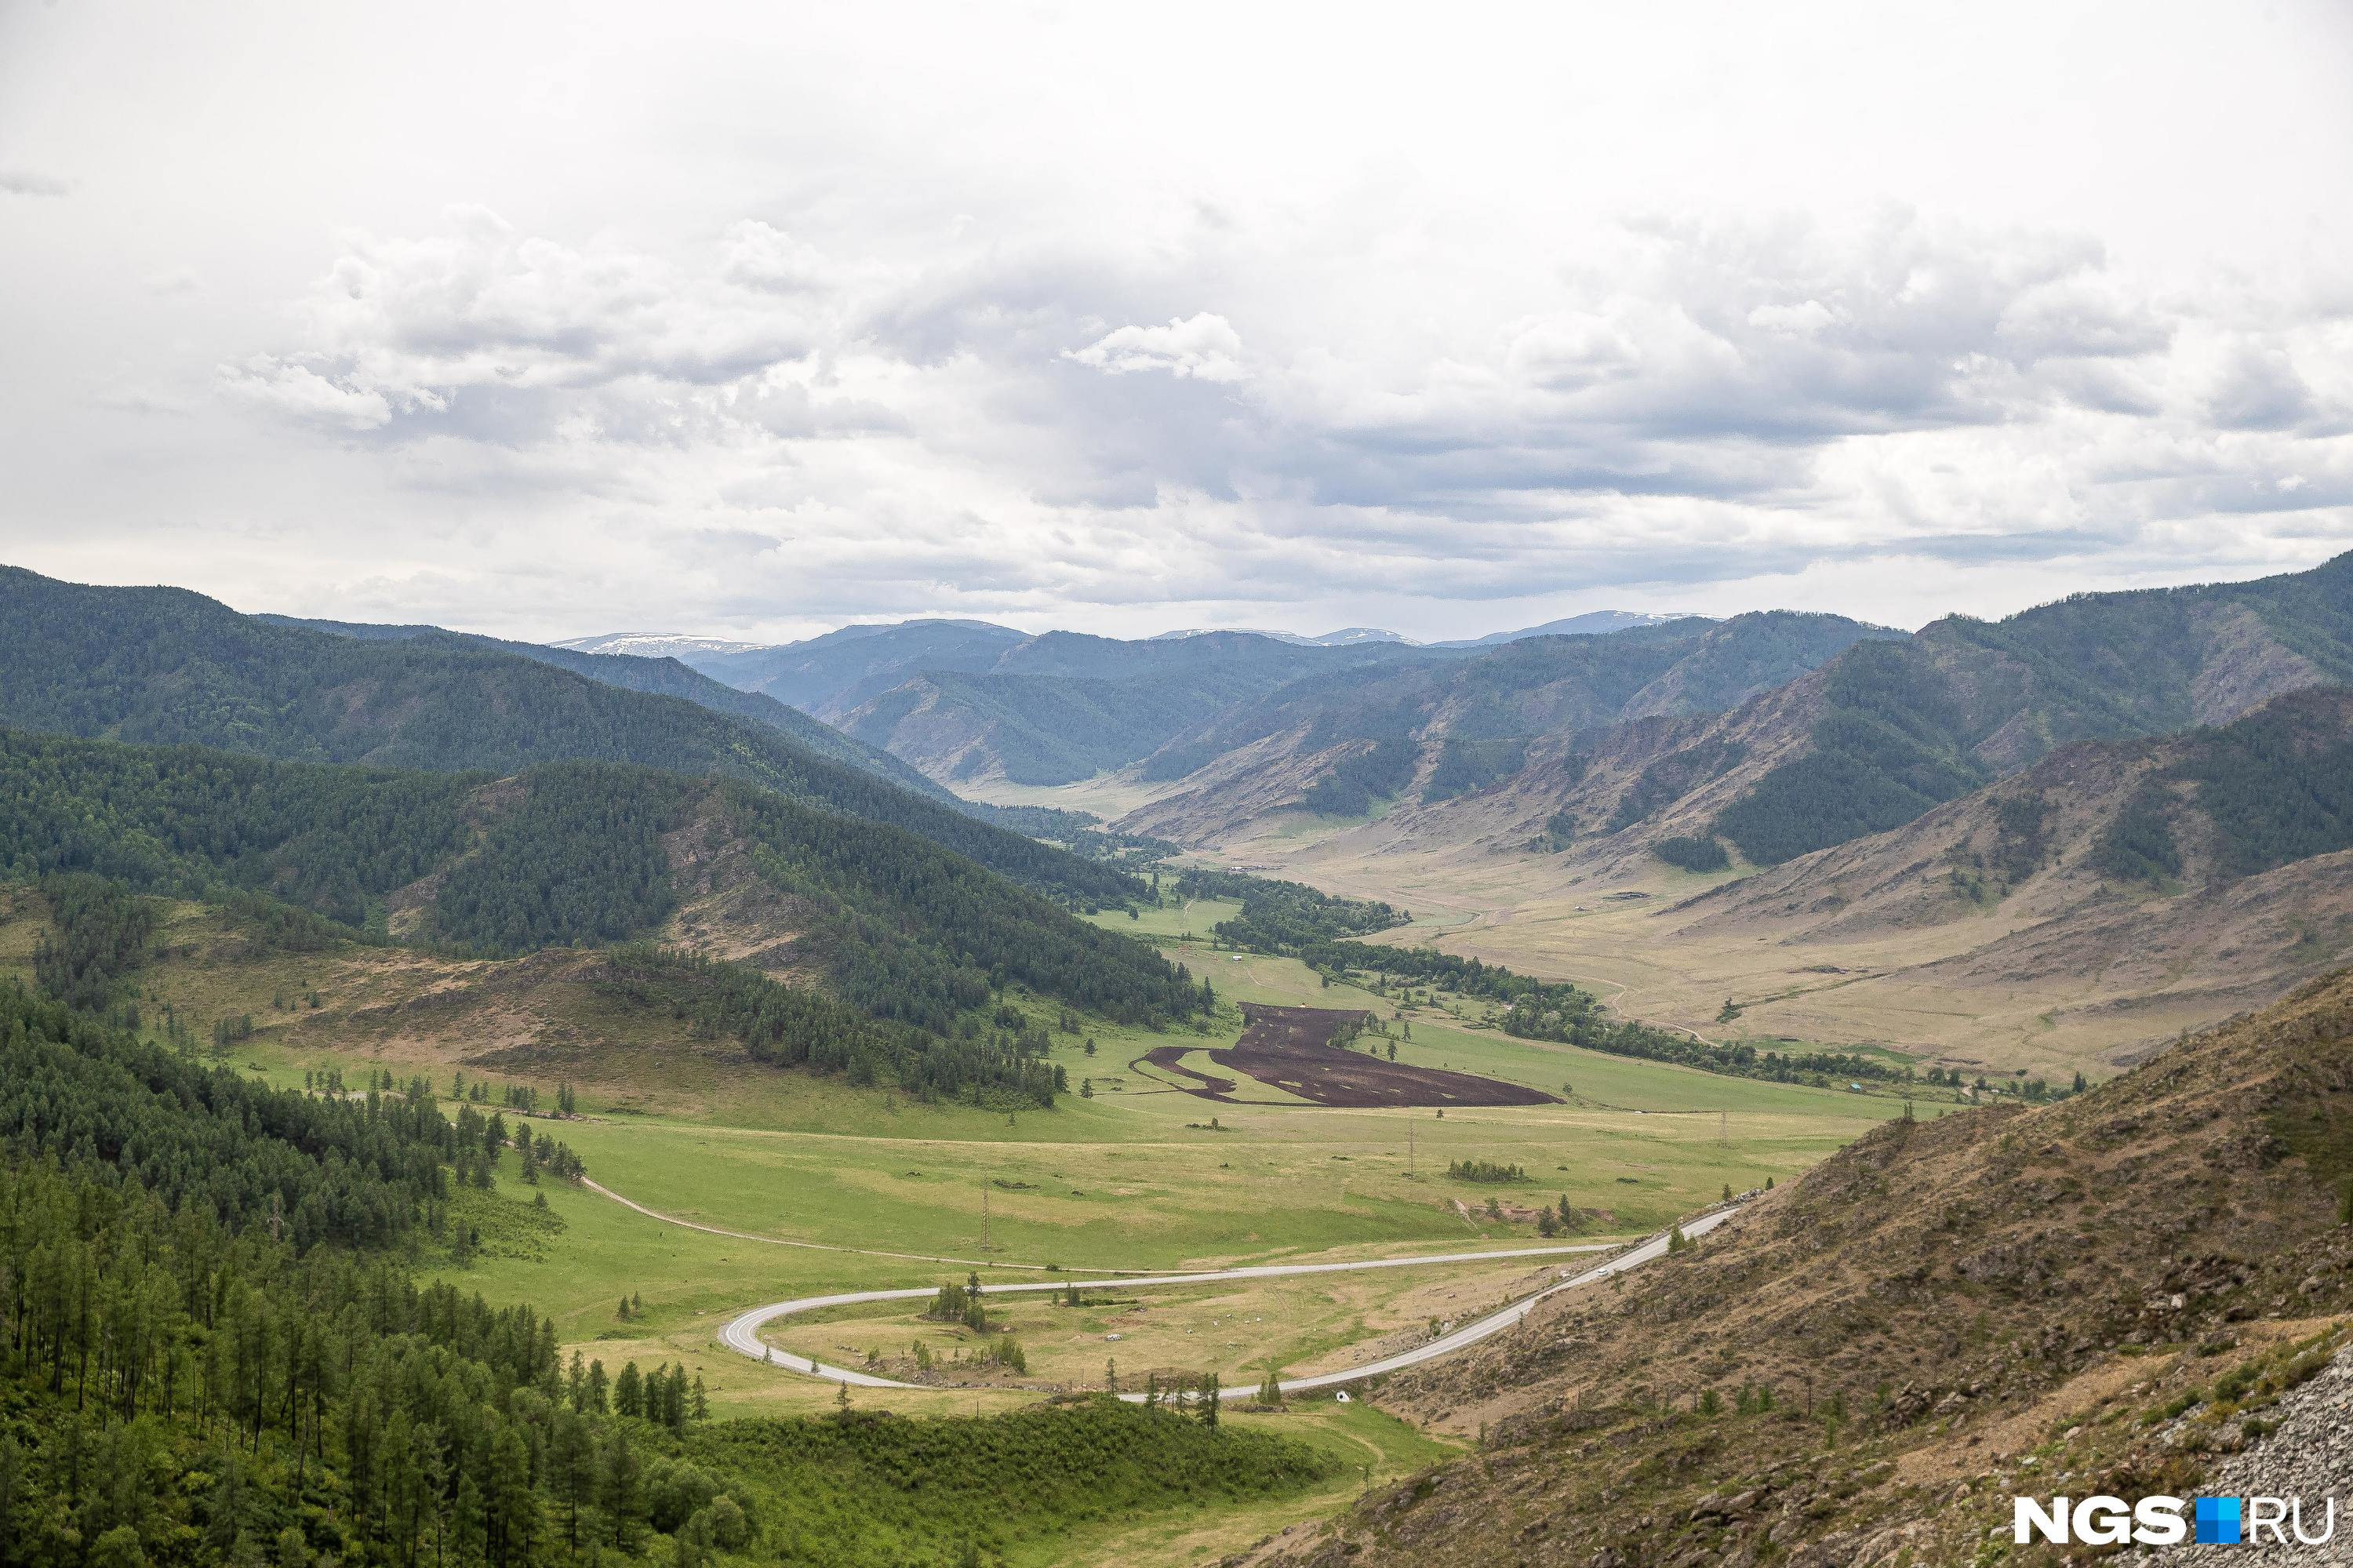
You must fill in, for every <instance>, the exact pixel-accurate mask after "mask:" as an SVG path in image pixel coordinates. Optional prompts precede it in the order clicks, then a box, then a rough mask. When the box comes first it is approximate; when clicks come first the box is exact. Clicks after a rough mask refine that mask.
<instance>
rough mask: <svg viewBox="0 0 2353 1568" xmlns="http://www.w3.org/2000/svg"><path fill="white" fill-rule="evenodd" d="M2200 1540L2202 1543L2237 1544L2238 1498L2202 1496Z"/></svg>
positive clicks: (2198, 1505)
mask: <svg viewBox="0 0 2353 1568" xmlns="http://www.w3.org/2000/svg"><path fill="white" fill-rule="evenodd" d="M2195 1506H2196V1508H2197V1510H2198V1540H2199V1543H2200V1545H2207V1546H2236V1545H2238V1544H2240V1541H2239V1499H2236V1498H2200V1499H2196V1504H2195Z"/></svg>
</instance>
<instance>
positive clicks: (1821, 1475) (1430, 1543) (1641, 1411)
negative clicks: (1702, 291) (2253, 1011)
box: [1266, 974, 2353, 1568]
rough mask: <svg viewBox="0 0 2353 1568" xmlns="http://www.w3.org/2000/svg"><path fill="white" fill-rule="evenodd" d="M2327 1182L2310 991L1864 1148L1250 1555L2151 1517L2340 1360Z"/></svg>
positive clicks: (1480, 1378)
mask: <svg viewBox="0 0 2353 1568" xmlns="http://www.w3.org/2000/svg"><path fill="white" fill-rule="evenodd" d="M2348 1175H2353V975H2348V974H2338V975H2337V976H2334V977H2332V978H2330V979H2328V980H2324V981H2321V982H2318V983H2316V984H2313V985H2311V986H2308V987H2306V988H2305V989H2303V990H2301V991H2297V992H2296V993H2295V994H2294V995H2292V996H2290V997H2288V998H2287V999H2285V1000H2284V1001H2281V1002H2279V1003H2278V1004H2276V1005H2274V1006H2273V1007H2271V1008H2268V1009H2266V1010H2265V1011H2264V1012H2262V1013H2260V1014H2257V1015H2254V1016H2253V1017H2250V1018H2247V1019H2245V1020H2242V1021H2240V1022H2234V1023H2232V1024H2229V1025H2226V1026H2224V1027H2222V1028H2221V1029H2217V1030H2215V1031H2213V1032H2211V1033H2207V1034H2204V1035H2200V1036H2198V1037H2196V1038H2193V1039H2191V1040H2189V1041H2187V1042H2185V1043H2184V1044H2181V1045H2179V1046H2178V1047H2176V1048H2174V1049H2172V1050H2169V1051H2168V1052H2166V1053H2165V1054H2163V1055H2161V1056H2160V1057H2158V1059H2156V1060H2154V1061H2152V1062H2150V1063H2149V1064H2147V1065H2145V1066H2143V1067H2141V1068H2138V1069H2137V1070H2136V1071H2134V1072H2131V1073H2129V1074H2126V1075H2123V1076H2121V1077H2119V1078H2117V1079H2116V1080H2115V1081H2113V1082H2111V1083H2109V1084H2107V1085H2105V1086H2101V1087H2099V1088H2096V1089H2094V1090H2093V1091H2092V1092H2090V1093H2088V1094H2086V1095H2084V1096H2081V1097H2076V1098H2074V1099H2071V1100H2067V1101H2063V1102H2061V1103H2059V1104H2056V1105H2052V1106H2048V1107H2041V1108H2036V1109H2029V1110H2020V1109H2014V1108H2003V1109H1987V1110H1977V1111H1967V1112H1960V1113H1957V1114H1954V1115H1951V1116H1947V1117H1946V1118H1943V1119H1941V1120H1934V1121H1923V1122H1901V1121H1899V1122H1894V1123H1890V1124H1888V1125H1886V1126H1884V1127H1883V1128H1880V1129H1878V1130H1876V1131H1874V1132H1873V1133H1871V1134H1870V1135H1868V1136H1866V1137H1865V1138H1863V1139H1860V1140H1859V1141H1857V1142H1856V1143H1854V1144H1852V1145H1851V1146H1849V1147H1848V1148H1847V1149H1846V1150H1842V1151H1841V1152H1840V1153H1839V1154H1837V1155H1835V1156H1833V1157H1832V1158H1831V1159H1830V1160H1827V1161H1825V1162H1824V1163H1822V1164H1821V1165H1820V1166H1818V1167H1816V1168H1815V1169H1814V1170H1812V1171H1809V1172H1808V1173H1807V1174H1805V1175H1804V1176H1802V1177H1800V1178H1799V1179H1798V1180H1797V1181H1794V1182H1792V1183H1791V1184H1790V1185H1789V1186H1788V1187H1786V1188H1784V1189H1781V1190H1780V1191H1778V1192H1769V1193H1767V1194H1765V1195H1764V1196H1763V1197H1761V1198H1759V1199H1757V1200H1756V1201H1754V1202H1751V1203H1750V1204H1749V1205H1748V1206H1747V1207H1746V1209H1745V1210H1744V1211H1743V1212H1742V1213H1740V1215H1739V1217H1738V1218H1736V1220H1734V1221H1732V1222H1731V1223H1730V1224H1726V1225H1725V1226H1724V1227H1722V1228H1721V1229H1719V1230H1718V1231H1716V1232H1715V1233H1714V1234H1710V1235H1709V1236H1707V1237H1705V1238H1704V1239H1703V1240H1701V1241H1699V1242H1698V1243H1696V1244H1694V1246H1693V1247H1692V1249H1691V1250H1690V1251H1688V1252H1687V1253H1684V1254H1683V1255H1674V1256H1670V1257H1668V1258H1666V1259H1664V1260H1662V1262H1661V1263H1659V1264H1658V1265H1656V1266H1652V1267H1650V1268H1646V1269H1644V1270H1642V1271H1641V1272H1639V1273H1637V1274H1635V1275H1634V1276H1632V1277H1630V1279H1629V1280H1628V1281H1627V1282H1626V1283H1625V1284H1624V1286H1623V1287H1622V1289H1620V1290H1618V1291H1615V1292H1613V1291H1611V1290H1609V1289H1606V1288H1596V1289H1595V1290H1592V1291H1589V1292H1585V1293H1581V1295H1580V1296H1579V1297H1577V1298H1566V1299H1564V1300H1563V1301H1562V1303H1561V1304H1560V1305H1558V1306H1557V1307H1551V1308H1546V1309H1543V1310H1540V1311H1539V1312H1538V1313H1537V1314H1536V1315H1535V1317H1534V1318H1532V1319H1530V1320H1529V1322H1528V1323H1527V1324H1526V1325H1525V1326H1524V1327H1523V1328H1522V1329H1520V1330H1517V1331H1515V1332H1514V1333H1512V1334H1511V1335H1509V1336H1508V1337H1506V1338H1504V1339H1503V1340H1499V1341H1496V1342H1494V1343H1493V1345H1492V1346H1491V1347H1489V1348H1485V1349H1482V1350H1481V1351H1474V1352H1472V1353H1471V1354H1470V1355H1467V1356H1465V1357H1463V1358H1461V1359H1460V1360H1456V1361H1445V1362H1439V1363H1433V1364H1432V1365H1431V1366H1430V1367H1429V1368H1427V1369H1421V1370H1419V1371H1417V1372H1415V1373H1413V1374H1410V1375H1409V1376H1407V1377H1404V1378H1400V1379H1399V1380H1398V1381H1397V1382H1395V1383H1391V1384H1390V1385H1389V1386H1388V1387H1387V1388H1386V1389H1384V1390H1382V1391H1381V1393H1379V1395H1378V1397H1379V1399H1380V1401H1381V1402H1382V1403H1383V1404H1386V1405H1388V1406H1389V1407H1391V1408H1395V1409H1398V1410H1399V1411H1400V1412H1402V1413H1404V1414H1409V1415H1412V1416H1414V1417H1416V1418H1418V1419H1420V1420H1425V1421H1431V1422H1435V1423H1438V1424H1440V1425H1443V1426H1445V1427H1447V1428H1449V1429H1451V1430H1453V1431H1456V1432H1460V1433H1463V1434H1465V1435H1483V1441H1482V1443H1481V1446H1480V1448H1479V1450H1478V1451H1477V1452H1476V1453H1475V1454H1474V1455H1473V1456H1472V1457H1467V1458H1465V1459H1463V1460H1461V1461H1458V1462H1456V1463H1453V1464H1451V1465H1449V1466H1446V1467H1441V1468H1440V1469H1439V1470H1437V1471H1435V1472H1433V1473H1430V1474H1429V1475H1426V1476H1424V1477H1422V1478H1419V1479H1417V1480H1415V1481H1413V1482H1411V1483H1409V1484H1407V1485H1403V1486H1400V1487H1396V1488H1392V1489H1387V1490H1385V1491H1382V1492H1380V1493H1377V1494H1376V1495H1374V1496H1373V1497H1371V1498H1369V1499H1366V1502H1365V1503H1364V1504H1362V1505H1361V1506H1360V1507H1358V1508H1357V1509H1356V1510H1354V1511H1353V1512H1351V1513H1350V1514H1348V1515H1347V1516H1345V1517H1344V1518H1343V1519H1340V1520H1335V1521H1334V1522H1333V1523H1332V1524H1331V1525H1329V1526H1327V1527H1325V1528H1324V1531H1321V1532H1320V1533H1317V1534H1314V1535H1312V1536H1309V1535H1306V1534H1305V1533H1304V1532H1300V1533H1298V1534H1295V1535H1294V1536H1293V1538H1292V1539H1290V1540H1286V1541H1277V1542H1272V1543H1270V1545H1269V1547H1268V1548H1267V1551H1266V1555H1268V1556H1270V1557H1272V1558H1275V1559H1278V1560H1280V1561H1282V1562H1286V1563H1303V1564H1314V1565H1316V1568H1335V1565H1336V1564H1339V1563H1358V1564H1363V1565H1366V1568H1377V1565H1379V1564H1385V1563H1449V1564H1486V1563H1514V1564H1550V1563H1561V1564H1576V1565H1577V1568H1589V1565H1594V1564H1599V1565H1600V1568H1636V1565H1648V1564H1658V1565H1662V1568H1685V1565H1695V1564H1698V1563H1760V1562H1786V1563H1790V1564H1792V1565H1796V1568H1830V1565H1831V1564H1839V1565H1841V1568H1842V1565H1845V1564H1850V1563H1852V1564H1896V1563H1910V1564H1931V1563H1970V1562H1973V1561H1982V1559H1979V1558H1978V1557H1977V1550H1978V1545H1979V1544H1980V1543H1981V1542H1984V1541H1985V1540H1986V1539H1987V1536H1988V1531H1989V1530H1992V1529H1995V1528H2000V1530H2001V1531H2002V1533H2003V1536H2004V1538H2005V1540H2006V1537H2007V1526H2008V1521H2009V1517H2010V1496H2011V1494H2012V1493H2013V1492H2015V1491H2036V1490H2041V1491H2046V1492H2047V1491H2066V1492H2069V1493H2070V1494H2071V1495H2075V1496H2082V1495H2086V1494H2088V1493H2091V1492H2094V1491H2100V1492H2109V1493H2114V1494H2116V1495H2119V1496H2123V1497H2127V1498H2129V1497H2134V1496H2137V1495H2140V1494H2142V1493H2144V1492H2148V1491H2169V1492H2174V1493H2176V1494H2179V1493H2180V1492H2182V1491H2183V1490H2185V1489H2188V1488H2189V1487H2191V1486H2193V1485H2194V1483H2195V1481H2196V1480H2197V1478H2198V1477H2199V1476H2200V1475H2201V1474H2203V1472H2204V1471H2205V1469H2206V1468H2207V1467H2209V1466H2211V1464H2213V1463H2214V1462H2215V1460H2216V1458H2217V1457H2219V1456H2220V1455H2221V1454H2224V1453H2227V1452H2230V1451H2232V1450H2234V1449H2236V1448H2239V1447H2242V1446H2245V1445H2246V1444H2247V1443H2248V1442H2250V1441H2252V1440H2253V1438H2254V1437H2255V1436H2259V1435H2260V1434H2261V1432H2262V1431H2263V1427H2264V1416H2263V1410H2264V1409H2265V1408H2266V1407H2267V1406H2268V1405H2269V1404H2271V1403H2272V1402H2273V1401H2274V1399H2275V1398H2276V1397H2277V1396H2278V1395H2279V1394H2280V1393H2282V1392H2284V1390H2285V1389H2287V1388H2289V1387H2292V1386H2294V1384H2295V1383H2296V1382H2297V1381H2299V1380H2300V1379H2301V1378H2302V1377H2304V1376H2306V1375H2309V1374H2310V1373H2312V1372H2316V1371H2317V1370H2319V1369H2320V1368H2321V1367H2322V1366H2323V1365H2325V1364H2326V1361H2327V1357H2328V1355H2329V1354H2330V1353H2331V1352H2332V1351H2333V1349H2334V1347H2335V1344H2336V1340H2334V1339H2333V1338H2330V1337H2328V1336H2329V1335H2330V1332H2331V1330H2332V1329H2333V1325H2334V1324H2335V1322H2336V1321H2337V1318H2338V1316H2339V1315H2340V1314H2343V1313H2344V1312H2346V1311H2347V1310H2348V1308H2353V1228H2348V1227H2347V1226H2346V1225H2344V1224H2340V1222H2339V1218H2338V1196H2337V1193H2338V1187H2339V1184H2340V1183H2341V1182H2342V1181H2345V1180H2346V1179H2347V1178H2348ZM1760 1391H1769V1394H1762V1395H1760ZM2010 1560H2011V1561H2025V1562H2032V1561H2039V1560H2042V1559H2040V1558H2038V1557H2036V1556H2035V1555H2033V1554H2031V1553H2016V1554H2013V1555H2012V1556H2011V1557H2010ZM2054 1560H2055V1559H2054Z"/></svg>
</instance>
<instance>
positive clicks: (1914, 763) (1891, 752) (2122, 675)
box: [1713, 556, 2353, 863]
mask: <svg viewBox="0 0 2353 1568" xmlns="http://www.w3.org/2000/svg"><path fill="white" fill-rule="evenodd" d="M1815 680H1816V683H1817V688H1818V693H1819V698H1820V702H1819V707H1818V709H1817V710H1816V711H1815V712H1814V713H1813V715H1811V718H1810V724H1809V726H1808V728H1807V730H1806V732H1805V734H1804V736H1803V737H1802V742H1801V744H1799V746H1797V747H1795V748H1794V753H1793V755H1790V756H1789V757H1788V758H1787V759H1786V760H1783V761H1780V762H1778V763H1777V764H1776V765H1775V766H1774V767H1772V768H1769V769H1767V770H1765V771H1764V772H1762V773H1760V774H1758V775H1757V777H1756V778H1755V779H1753V781H1750V782H1749V783H1748V785H1747V787H1746V789H1745V790H1744V791H1743V792H1741V793H1740V794H1738V795H1737V796H1736V797H1735V798H1734V799H1732V800H1730V801H1728V802H1727V803H1726V804H1725V805H1724V806H1723V808H1722V809H1721V810H1718V811H1717V812H1716V814H1715V818H1714V822H1713V825H1714V827H1715V831H1716V832H1721V833H1722V834H1724V836H1725V837H1726V838H1728V839H1730V840H1731V841H1732V842H1735V843H1736V844H1737V845H1738V846H1739V847H1740V849H1741V851H1742V853H1745V854H1746V855H1747V856H1748V857H1749V858H1750V859H1751V860H1755V861H1758V862H1762V863H1771V862H1777V861H1782V860H1787V859H1789V858H1791V857H1792V856H1795V855H1799V854H1803V853H1806V852H1807V851H1809V850H1814V849H1820V848H1822V847H1823V846H1825V845H1828V844H1833V843H1840V842H1844V841H1846V840H1848V839H1851V838H1854V837H1857V836H1859V835H1861V834H1863V833H1868V832H1879V831H1881V830H1883V829H1886V828H1891V827H1895V826H1897V825H1899V824H1901V823H1903V822H1905V821H1910V820H1911V819H1912V818H1914V817H1916V816H1918V815H1920V813H1921V812H1923V811H1925V810H1927V809H1928V808H1929V807H1931V806H1933V805H1936V803H1937V802H1939V801H1942V800H1951V799H1953V798H1955V797H1956V796H1958V795H1962V794H1965V793H1967V792H1968V790H1970V789H1975V788H1976V787H1977V786H1978V785H1980V784H1982V783H1985V782H1987V781H1988V780H1989V779H1994V778H1998V777H2000V776H2003V775H2006V774H2009V773H2012V772H2015V771H2016V770H2018V769H2019V768H2023V767H2026V766H2028V765H2029V764H2031V763H2032V762H2034V761H2035V760H2037V759H2038V758H2042V757H2043V756H2045V755H2046V754H2048V753H2049V752H2050V751H2052V749H2053V748H2055V747H2061V746H2064V745H2066V744H2068V743H2069V742H2071V741H2076V740H2101V739H2120V738H2125V737H2128V736H2143V735H2156V734H2163V733H2166V732H2168V731H2171V730H2179V729H2186V728H2188V727H2189V726H2193V725H2200V724H2221V723H2226V722H2228V721H2229V720H2231V719H2232V718H2235V717H2237V716H2238V715H2241V714H2243V713H2246V712H2248V711H2249V710H2250V709H2252V708H2253V707H2255V706H2256V705H2259V704H2261V703H2263V702H2264V701H2266V700H2267V699H2269V698H2271V697H2274V696H2277V695H2279V694H2281V693H2284V692H2290V691H2295V690H2299V689H2302V688H2305V687H2309V686H2316V685H2321V684H2325V683H2331V682H2339V683H2341V682H2347V681H2353V556H2339V557H2338V558H2337V559H2336V560H2334V561H2331V562H2329V563H2328V564H2327V565H2326V566H2323V567H2316V569H2314V570H2312V571H2309V572H2301V573H2297V574H2295V575H2292V576H2287V577H2266V578H2263V579H2262V580H2260V581H2256V582H2250V583H2215V584H2208V585H2203V586H2200V587H2193V588H2154V589H2149V590H2147V591H2144V592H2137V593H2104V594H2078V595H2075V596H2073V598H2070V599H2063V600H2061V601H2059V602H2058V603H2056V604H2049V605H2044V606H2042V607H2041V608H2040V609H2030V610H2027V611H2025V612H2023V613H2021V614H2019V615H2015V616H2012V617H2010V619H2009V620H2000V621H1981V620H1969V619H1966V618H1955V619H1952V620H1940V621H1937V622H1936V623H1935V624H1934V625H1932V626H1929V627H1927V628H1926V629H1925V630H1922V631H1921V632H1920V634H1919V635H1918V636H1916V637H1915V638H1913V639H1912V640H1911V641H1909V642H1906V643H1904V644H1902V645H1900V646H1885V647H1882V646H1873V647H1869V648H1862V649H1858V650H1856V651H1855V652H1852V653H1851V654H1849V655H1848V656H1847V657H1845V658H1843V659H1841V660H1840V661H1838V662H1836V663H1835V664H1833V665H1831V667H1829V668H1828V669H1826V670H1824V671H1823V672H1822V673H1820V675H1819V676H1818V677H1816V678H1815Z"/></svg>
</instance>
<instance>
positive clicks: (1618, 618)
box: [1430, 609, 1715, 648]
mask: <svg viewBox="0 0 2353 1568" xmlns="http://www.w3.org/2000/svg"><path fill="white" fill-rule="evenodd" d="M1674 620H1715V617H1714V616H1707V615H1700V614H1696V613H1694V612H1691V611H1687V610H1678V609H1670V610H1662V611H1651V610H1647V609H1589V610H1587V611H1586V612H1585V613H1584V614H1582V615H1572V616H1568V617H1567V618H1565V619H1563V620H1547V621H1546V622H1545V623H1544V624H1543V625H1541V626H1524V627H1522V628H1520V629H1519V630H1517V631H1491V632H1489V633H1488V634H1487V635H1486V636H1484V637H1464V638H1459V639H1457V640H1456V641H1451V642H1433V643H1431V644H1430V646H1431V647H1433V648H1493V647H1496V646H1497V645H1499V644H1501V643H1505V642H1517V641H1520V640H1521V639H1522V638H1524V637H1607V636H1609V634H1610V633H1611V632H1614V631H1638V630H1641V629H1642V628H1644V627H1650V626H1664V625H1666V624H1667V623H1668V622H1670V621H1674Z"/></svg>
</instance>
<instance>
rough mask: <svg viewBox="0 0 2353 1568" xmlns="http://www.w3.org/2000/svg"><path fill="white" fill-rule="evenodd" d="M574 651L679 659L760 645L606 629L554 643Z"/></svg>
mask: <svg viewBox="0 0 2353 1568" xmlns="http://www.w3.org/2000/svg"><path fill="white" fill-rule="evenodd" d="M548 646H549V647H551V648H562V649H564V650H565V651H567V652H574V653H626V654H628V655H630V656H631V657H633V658H638V659H678V658H682V657H684V656H685V655H687V654H689V653H705V654H709V653H748V652H751V651H752V650H753V649H754V648H757V647H759V646H760V644H758V643H756V642H731V641H728V640H727V639H725V638H723V637H688V636H684V635H682V634H681V633H678V632H672V631H607V632H604V633H602V634H601V635H598V636H596V637H573V638H567V639H566V640H565V641H562V642H551V643H549V644H548Z"/></svg>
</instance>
